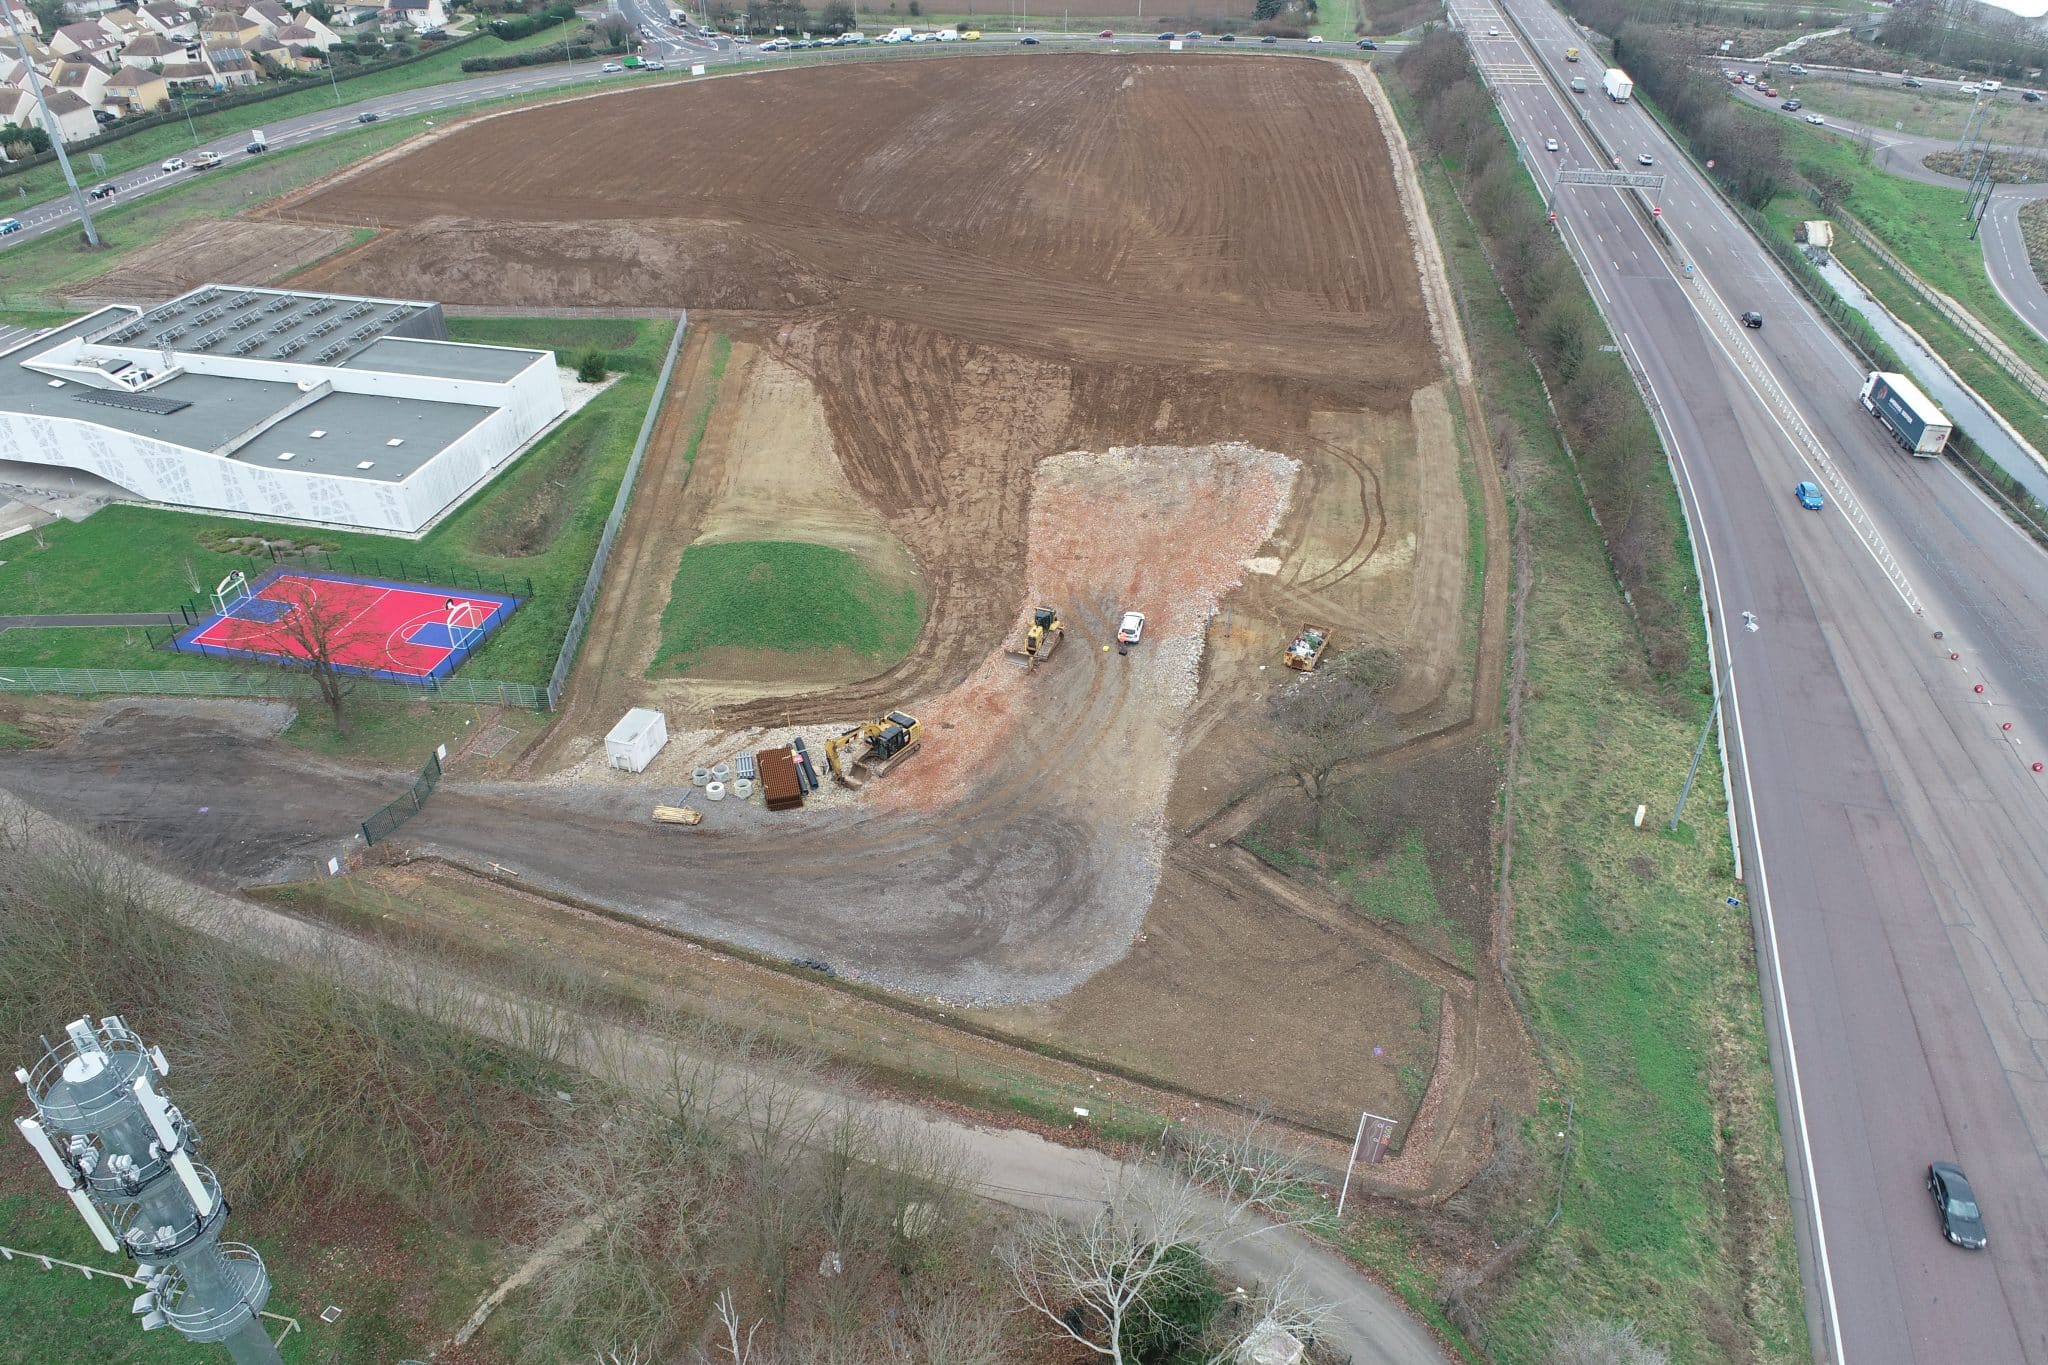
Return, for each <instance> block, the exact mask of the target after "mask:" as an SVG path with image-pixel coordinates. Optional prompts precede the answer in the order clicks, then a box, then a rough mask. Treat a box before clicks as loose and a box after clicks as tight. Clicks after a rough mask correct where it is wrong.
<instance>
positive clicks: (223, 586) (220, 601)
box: [213, 569, 249, 616]
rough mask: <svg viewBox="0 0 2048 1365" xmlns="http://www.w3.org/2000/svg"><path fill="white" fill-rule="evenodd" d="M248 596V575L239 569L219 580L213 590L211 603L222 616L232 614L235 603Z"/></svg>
mask: <svg viewBox="0 0 2048 1365" xmlns="http://www.w3.org/2000/svg"><path fill="white" fill-rule="evenodd" d="M248 596H249V576H248V575H247V574H245V573H243V572H242V571H241V570H240V569H237V570H235V571H234V572H233V573H231V574H229V575H228V576H227V577H226V578H223V579H222V580H221V581H220V584H219V586H217V587H215V588H214V590H213V605H214V607H215V608H216V609H217V610H218V611H219V612H220V614H221V615H222V616H233V615H234V614H235V607H236V605H237V604H239V603H241V602H243V601H246V600H247V599H248Z"/></svg>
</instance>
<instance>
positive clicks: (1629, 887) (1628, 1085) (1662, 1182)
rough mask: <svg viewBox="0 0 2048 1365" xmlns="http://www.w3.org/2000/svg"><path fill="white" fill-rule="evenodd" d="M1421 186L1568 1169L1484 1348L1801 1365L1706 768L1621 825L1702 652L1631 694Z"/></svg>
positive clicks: (1747, 987) (1452, 247) (1744, 950)
mask: <svg viewBox="0 0 2048 1365" xmlns="http://www.w3.org/2000/svg"><path fill="white" fill-rule="evenodd" d="M1396 93H1398V92H1396ZM1402 107H1403V113H1404V116H1405V115H1406V114H1407V113H1408V110H1407V108H1406V107H1405V104H1403V106H1402ZM1412 131H1413V129H1412V127H1411V132H1412ZM1423 169H1424V185H1425V191H1426V193H1427V194H1428V196H1429V198H1430V202H1431V206H1432V213H1433V215H1434V217H1435V221H1436V225H1437V231H1438V235H1439V237H1440V239H1442V241H1443V243H1444V248H1445V252H1446V257H1447V261H1448V264H1449V266H1450V268H1451V271H1452V274H1453V277H1454V281H1456V282H1458V283H1459V284H1460V285H1461V287H1460V288H1459V289H1458V294H1459V297H1460V298H1461V299H1463V300H1464V301H1465V305H1466V307H1465V322H1466V327H1467V330H1468V338H1469V340H1470V342H1471V343H1472V346H1473V350H1474V355H1475V359H1476V360H1477V361H1478V365H1479V373H1480V375H1481V384H1482V388H1483V389H1484V391H1485V400H1486V403H1487V406H1488V410H1489V411H1490V412H1493V413H1495V414H1497V415H1498V416H1499V417H1500V418H1502V419H1503V420H1504V424H1505V425H1506V426H1508V427H1509V428H1511V429H1512V430H1513V432H1514V433H1515V435H1516V437H1517V438H1518V444H1517V445H1516V447H1515V449H1516V465H1517V468H1518V469H1520V470H1521V477H1520V479H1519V482H1518V484H1517V486H1516V487H1515V490H1514V509H1513V510H1514V514H1515V516H1516V518H1517V523H1518V530H1519V531H1521V532H1525V533H1526V534H1527V536H1528V538H1529V547H1530V555H1531V565H1532V569H1531V572H1530V593H1529V600H1528V606H1527V609H1526V616H1525V618H1524V619H1522V620H1521V621H1520V622H1519V626H1520V629H1521V630H1522V631H1523V632H1524V633H1525V639H1526V644H1525V648H1526V651H1527V685H1526V687H1525V688H1524V690H1523V692H1522V694H1521V699H1520V722H1521V735H1522V738H1521V747H1520V751H1519V755H1518V759H1517V768H1516V788H1515V797H1514V800H1515V805H1516V819H1517V831H1516V839H1515V848H1516V857H1515V863H1514V867H1513V875H1512V880H1511V884H1510V886H1511V891H1512V893H1513V898H1514V913H1515V920H1514V938H1513V944H1512V948H1511V958H1510V961H1511V966H1512V969H1513V972H1514V976H1515V979H1516V981H1517V983H1518V984H1519V987H1520V991H1521V994H1522V997H1523V999H1524V1001H1525V1007H1526V1009H1527V1010H1528V1013H1529V1017H1530V1024H1531V1026H1532V1028H1533V1029H1534V1031H1535V1033H1536V1035H1537V1037H1538V1038H1539V1040H1540V1042H1541V1046H1542V1048H1543V1050H1544V1053H1545V1056H1546V1058H1547V1059H1548V1060H1549V1061H1550V1063H1551V1066H1552V1068H1553V1071H1554V1073H1555V1077H1556V1082H1557V1085H1558V1087H1559V1090H1560V1092H1561V1093H1555V1094H1553V1096H1552V1097H1551V1099H1549V1100H1547V1101H1546V1107H1545V1109H1544V1111H1543V1112H1542V1113H1540V1114H1539V1115H1537V1116H1536V1117H1535V1118H1534V1120H1533V1121H1530V1122H1528V1123H1527V1124H1526V1125H1525V1132H1524V1140H1525V1142H1526V1143H1527V1146H1528V1148H1529V1150H1530V1152H1531V1154H1532V1156H1533V1159H1534V1160H1535V1162H1536V1163H1537V1164H1539V1165H1540V1166H1542V1167H1544V1168H1547V1169H1548V1170H1551V1171H1556V1170H1558V1169H1559V1163H1560V1161H1561V1160H1566V1159H1568V1161H1569V1165H1568V1166H1567V1167H1566V1168H1565V1169H1566V1172H1567V1178H1566V1180H1565V1181H1564V1182H1563V1183H1562V1184H1561V1185H1560V1186H1559V1187H1558V1189H1559V1192H1560V1194H1561V1197H1562V1212H1561V1213H1560V1214H1559V1216H1558V1218H1557V1221H1556V1222H1555V1224H1553V1225H1551V1226H1550V1227H1549V1228H1548V1229H1547V1231H1539V1235H1538V1236H1537V1237H1536V1239H1535V1241H1534V1243H1533V1247H1532V1249H1531V1250H1530V1251H1529V1252H1528V1253H1527V1255H1526V1256H1525V1257H1524V1259H1523V1260H1522V1262H1521V1263H1520V1266H1519V1268H1518V1269H1517V1271H1515V1272H1514V1273H1513V1274H1512V1275H1511V1276H1510V1277H1509V1278H1508V1279H1506V1281H1505V1282H1504V1283H1503V1284H1501V1285H1499V1286H1497V1287H1495V1288H1494V1289H1492V1290H1491V1291H1489V1292H1488V1293H1486V1294H1485V1295H1484V1296H1483V1297H1482V1300H1481V1302H1480V1304H1479V1311H1480V1313H1481V1316H1482V1319H1483V1321H1484V1324H1485V1327H1486V1329H1487V1348H1488V1351H1489V1353H1490V1354H1491V1355H1492V1356H1493V1357H1494V1358H1495V1359H1499V1360H1505V1361H1531V1362H1534V1361H1541V1360H1544V1359H1546V1353H1547V1351H1548V1346H1549V1334H1550V1333H1551V1332H1552V1331H1553V1330H1554V1329H1556V1328H1557V1327H1559V1326H1561V1325H1563V1324H1565V1323H1567V1322H1572V1321H1576V1320H1583V1319H1589V1318H1608V1319H1621V1318H1628V1319H1633V1320H1634V1321H1636V1322H1637V1323H1638V1324H1639V1325H1640V1326H1641V1327H1642V1329H1643V1331H1644V1334H1645V1336H1646V1337H1647V1338H1648V1339H1649V1340H1651V1341H1654V1342H1655V1343H1656V1344H1657V1345H1659V1346H1662V1347H1665V1348H1667V1349H1668V1350H1670V1351H1671V1353H1672V1359H1673V1360H1677V1361H1693V1360H1718V1359H1722V1358H1724V1357H1723V1355H1722V1353H1721V1351H1720V1349H1719V1348H1717V1346H1716V1345H1715V1343H1714V1331H1716V1330H1719V1329H1721V1328H1726V1329H1727V1330H1729V1331H1731V1332H1733V1333H1735V1334H1736V1335H1737V1339H1738V1340H1739V1341H1740V1343H1741V1345H1740V1346H1731V1348H1730V1349H1731V1350H1732V1351H1734V1352H1735V1353H1736V1354H1738V1355H1742V1356H1744V1357H1746V1358H1753V1359H1765V1360H1786V1361H1790V1360H1794V1359H1804V1358H1806V1355H1807V1346H1806V1331H1805V1320H1804V1317H1803V1315H1802V1312H1801V1308H1800V1297H1799V1294H1800V1290H1799V1278H1798V1267H1797V1263H1796V1258H1795V1254H1794V1247H1793V1242H1792V1237H1791V1232H1790V1218H1789V1214H1788V1196H1787V1194H1786V1190H1785V1184H1784V1166H1783V1162H1782V1159H1781V1154H1780V1150H1779V1138H1778V1132H1777V1126H1776V1109H1775V1100H1774V1095H1773V1091H1772V1084H1771V1075H1770V1070H1769V1064H1768V1058H1767V1052H1766V1049H1765V1042H1764V1034H1763V1020H1762V1011H1761V1002H1760V998H1759V995H1758V990H1757V983H1756V980H1755V975H1754V970H1753V967H1752V965H1751V962H1750V931H1749V921H1748V918H1747V916H1746V914H1744V913H1742V912H1739V911H1732V910H1729V909H1728V908H1727V907H1726V906H1724V905H1723V904H1722V897H1723V896H1725V895H1726V894H1727V893H1728V890H1729V881H1728V878H1729V875H1730V855H1729V848H1728V837H1727V827H1726V824H1725V813H1724V811H1723V810H1722V809H1721V808H1720V803H1719V802H1718V801H1716V800H1714V799H1713V797H1714V795H1715V793H1716V791H1717V784H1716V780H1715V776H1716V775H1715V774H1714V772H1713V771H1712V765H1713V757H1712V755H1711V754H1710V755H1709V763H1708V767H1707V769H1705V770H1703V771H1702V773H1701V778H1700V784H1699V787H1698V788H1697V789H1696V790H1695V792H1694V795H1693V803H1692V805H1691V806H1690V807H1689V810H1690V812H1691V813H1692V815H1693V823H1691V824H1689V825H1687V826H1684V827H1682V829H1681V831H1680V833H1681V835H1682V836H1683V837H1679V838H1664V837H1660V836H1658V835H1656V834H1648V835H1646V834H1643V833H1639V832H1638V831H1636V830H1634V829H1633V828H1632V827H1631V825H1630V822H1629V819H1628V816H1629V814H1630V812H1632V811H1633V810H1634V807H1635V803H1636V802H1638V801H1641V800H1644V799H1646V798H1647V799H1649V800H1650V801H1651V803H1652V809H1653V810H1655V809H1656V808H1657V806H1658V804H1659V803H1660V802H1668V801H1669V800H1670V798H1671V797H1672V796H1675V784H1676V781H1677V778H1678V775H1680V774H1682V773H1683V772H1684V771H1685V766H1686V763H1687V760H1688V759H1689V757H1690V754H1691V748H1692V744H1693V742H1694V740H1695V739H1696V738H1697V736H1698V727H1699V723H1700V720H1701V719H1702V716H1703V714H1704V706H1705V692H1706V688H1707V673H1706V665H1705V658H1706V655H1705V651H1704V649H1703V648H1695V649H1694V651H1693V653H1692V659H1693V662H1692V664H1691V666H1690V669H1689V676H1688V678H1687V679H1686V680H1685V682H1686V686H1685V689H1684V692H1683V694H1682V695H1690V696H1692V697H1693V698H1695V704H1693V705H1686V706H1683V707H1682V708H1674V705H1673V704H1672V701H1671V699H1669V698H1668V697H1667V696H1664V695H1660V694H1659V693H1658V691H1657V689H1656V688H1654V687H1653V686H1651V685H1648V684H1646V683H1644V682H1643V681H1641V679H1642V675H1643V672H1644V664H1643V661H1642V659H1641V644H1640V641H1639V637H1638V635H1637V633H1636V630H1635V628H1634V625H1633V623H1632V622H1631V620H1630V617H1629V613H1628V610H1627V608H1626V606H1625V605H1624V603H1623V602H1622V601H1621V600H1620V599H1619V597H1618V595H1617V594H1616V591H1615V586H1614V577H1613V573H1612V570H1611V569H1610V567H1609V564H1608V562H1607V558H1606V554H1605V551H1604V548H1603V545H1602V541H1601V537H1600V533H1599V529H1598V527H1597V526H1596V525H1595V524H1594V522H1593V520H1592V518H1591V516H1590V514H1589V512H1588V509H1587V507H1586V504H1585V501H1584V499H1583V497H1582V495H1581V493H1580V491H1579V488H1578V485H1577V482H1576V481H1575V479H1574V477H1573V474H1572V469H1571V466H1570V463H1569V462H1568V460H1567V458H1566V454H1565V451H1564V449H1563V447H1562V445H1561V444H1560V441H1559V438H1558V435H1557V432H1556V430H1555V428H1554V427H1553V426H1552V423H1551V418H1550V412H1549V408H1548V405H1547V404H1546V401H1545V397H1544V393H1543V390H1542V387H1541V384H1540V382H1539V380H1538V376H1537V374H1536V372H1535V370H1534V369H1533V368H1532V366H1531V365H1530V364H1529V361H1528V358H1527V352H1526V350H1525V349H1524V347H1523V343H1522V341H1521V339H1520V337H1519V335H1518V332H1517V329H1516V324H1515V319H1514V317H1513V314H1512V313H1511V311H1510V310H1509V308H1508V306H1507V303H1506V300H1505V299H1504V298H1503V297H1502V296H1501V295H1500V293H1499V291H1498V290H1497V289H1496V287H1495V282H1494V278H1493V274H1492V271H1491V268H1490V266H1489V264H1488V261H1487V258H1486V257H1485V255H1484V253H1483V251H1482V249H1481V247H1480V245H1479V242H1478V238H1477V234H1476V232H1475V230H1474V229H1473V227H1472V224H1471V221H1470V219H1468V218H1467V217H1466V216H1465V215H1464V213H1463V211H1462V209H1461V207H1460V206H1459V205H1458V203H1457V200H1456V198H1455V196H1454V195H1453V194H1452V193H1451V184H1452V177H1453V176H1455V175H1456V174H1457V169H1458V168H1457V167H1455V166H1451V167H1444V166H1440V165H1439V164H1438V163H1437V162H1435V161H1428V160H1426V161H1425V162H1424V165H1423ZM1528 192H1529V193H1532V194H1533V193H1534V191H1533V189H1530V190H1529V191H1528ZM1663 491H1664V495H1665V496H1669V497H1674V498H1675V496H1676V494H1675V491H1673V490H1671V489H1669V488H1668V487H1667V488H1666V489H1664V490H1663ZM1680 600H1689V599H1688V598H1681V599H1680ZM1694 629H1695V631H1700V632H1703V627H1701V626H1699V625H1698V624H1697V623H1695V625H1694ZM1702 643H1703V642H1702ZM1675 709H1676V710H1678V712H1679V713H1677V714H1674V710H1675ZM1667 808H1668V807H1667ZM1565 1096H1569V1097H1570V1098H1571V1100H1572V1101H1573V1103H1574V1105H1575V1109H1576V1114H1575V1118H1574V1123H1573V1130H1572V1131H1573V1134H1574V1139H1573V1144H1572V1148H1571V1151H1570V1152H1569V1154H1567V1153H1566V1152H1565V1151H1564V1150H1563V1148H1564V1144H1563V1142H1562V1141H1561V1140H1560V1138H1559V1136H1558V1134H1559V1133H1560V1132H1562V1131H1563V1130H1564V1128H1565V1124H1564V1123H1563V1122H1562V1116H1563V1099H1564V1097H1565ZM1546 1192H1547V1191H1546ZM1547 1215H1548V1210H1547V1208H1546V1209H1545V1210H1544V1212H1543V1213H1542V1214H1539V1215H1537V1217H1538V1219H1539V1221H1540V1219H1541V1218H1543V1217H1547Z"/></svg>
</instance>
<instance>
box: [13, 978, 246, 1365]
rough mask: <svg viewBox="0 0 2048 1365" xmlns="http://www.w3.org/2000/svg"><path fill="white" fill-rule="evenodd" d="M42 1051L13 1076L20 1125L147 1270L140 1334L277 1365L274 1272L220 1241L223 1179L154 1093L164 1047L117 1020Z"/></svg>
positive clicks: (46, 1044) (185, 1123) (82, 1026)
mask: <svg viewBox="0 0 2048 1365" xmlns="http://www.w3.org/2000/svg"><path fill="white" fill-rule="evenodd" d="M43 1049H44V1051H43V1057H42V1060H41V1061H39V1062H37V1063H36V1064H35V1067H34V1068H33V1069H30V1068H26V1067H19V1068H16V1070H15V1072H14V1077H15V1079H16V1080H18V1081H20V1082H21V1083H22V1085H23V1086H25V1087H27V1089H28V1097H29V1100H30V1101H31V1102H32V1103H33V1104H34V1105H35V1110H36V1113H35V1117H34V1118H23V1119H16V1120H15V1121H14V1126H15V1127H16V1128H18V1129H20V1130H21V1135H22V1136H23V1137H24V1138H26V1139H28V1144H29V1146H31V1147H33V1148H35V1149H36V1154H37V1155H38V1156H40V1157H41V1158H42V1159H43V1165H44V1166H46V1167H48V1168H49V1171H50V1175H51V1177H52V1178H53V1179H54V1180H56V1182H57V1185H58V1188H60V1189H62V1190H63V1191H64V1192H65V1194H67V1195H69V1196H70V1198H71V1203H72V1206H73V1207H74V1208H76V1209H77V1210H78V1216H79V1217H80V1218H82V1219H84V1220H85V1225H86V1227H88V1228H90V1229H91V1230H92V1235H93V1238H94V1239H95V1240H96V1241H98V1242H99V1244H100V1249H101V1250H102V1251H105V1252H106V1253H107V1254H109V1255H116V1254H123V1253H125V1254H126V1255H128V1256H130V1257H132V1258H133V1259H134V1260H135V1261H136V1262H137V1263H138V1265H139V1266H140V1272H139V1274H140V1279H141V1281H142V1284H143V1286H144V1292H143V1293H142V1294H140V1295H139V1296H137V1298H136V1300H135V1304H134V1308H133V1310H132V1311H134V1312H135V1313H137V1314H139V1315H141V1318H142V1330H143V1331H145V1332H148V1331H153V1330H155V1329H156V1328H158V1327H164V1326H170V1327H175V1328H177V1330H178V1335H180V1336H182V1337H184V1338H185V1339H186V1340H187V1341H194V1342H200V1343H202V1344H219V1345H222V1346H225V1347H227V1348H228V1354H229V1355H230V1356H231V1357H233V1359H234V1360H235V1362H236V1365H279V1358H278V1354H277V1347H276V1346H275V1345H273V1344H272V1343H271V1340H270V1335H269V1333H268V1332H266V1331H265V1330H264V1327H263V1319H262V1317H261V1314H262V1311H263V1305H264V1304H265V1303H266V1302H268V1300H269V1298H270V1275H269V1272H268V1271H266V1270H265V1269H264V1268H263V1258H262V1257H261V1256H259V1255H257V1254H256V1251H255V1249H254V1248H253V1247H247V1246H242V1245H240V1244H239V1243H235V1242H223V1241H221V1240H220V1234H221V1228H222V1225H223V1224H224V1223H225V1222H226V1221H227V1216H228V1206H227V1201H226V1200H225V1199H224V1198H222V1197H221V1188H220V1181H219V1179H218V1178H216V1177H215V1176H214V1173H213V1172H212V1171H210V1170H208V1169H207V1168H206V1167H204V1166H201V1165H199V1164H198V1163H196V1162H195V1161H193V1160H192V1152H193V1150H194V1149H195V1148H196V1147H197V1146H198V1145H199V1135H198V1133H196V1132H195V1131H194V1130H193V1128H192V1124H191V1122H190V1121H189V1120H188V1119H186V1117H185V1116H184V1114H183V1113H181V1112H180V1111H179V1109H178V1107H177V1106H176V1105H174V1104H172V1103H171V1102H170V1101H169V1100H167V1099H165V1098H164V1097H163V1096H162V1095H161V1094H159V1093H158V1092H157V1089H156V1086H155V1078H156V1077H162V1076H167V1075H169V1074H170V1070H171V1064H170V1063H169V1062H167V1061H165V1060H164V1054H163V1049H162V1048H155V1047H146V1046H145V1045H144V1044H143V1041H142V1039H141V1038H140V1037H138V1036H137V1035H136V1033H135V1031H134V1030H133V1029H131V1028H129V1027H128V1025H127V1023H126V1022H125V1021H123V1020H122V1018H121V1016H119V1015H118V1014H114V1015H108V1016H107V1017H106V1018H104V1019H102V1020H100V1022H99V1025H98V1027H94V1025H93V1022H92V1020H91V1019H89V1018H86V1019H74V1020H72V1021H71V1022H70V1023H69V1024H67V1025H65V1027H64V1039H63V1041H62V1042H59V1043H54V1044H53V1043H51V1042H50V1040H49V1039H48V1038H45V1039H44V1040H43ZM152 1073H153V1074H152Z"/></svg>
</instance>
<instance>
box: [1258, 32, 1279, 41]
mask: <svg viewBox="0 0 2048 1365" xmlns="http://www.w3.org/2000/svg"><path fill="white" fill-rule="evenodd" d="M1259 41H1260V42H1262V43H1277V42H1279V41H1280V40H1279V39H1278V38H1275V37H1274V36H1273V35H1272V34H1270V33H1268V34H1267V35H1266V36H1265V37H1263V38H1261V39H1259Z"/></svg>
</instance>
